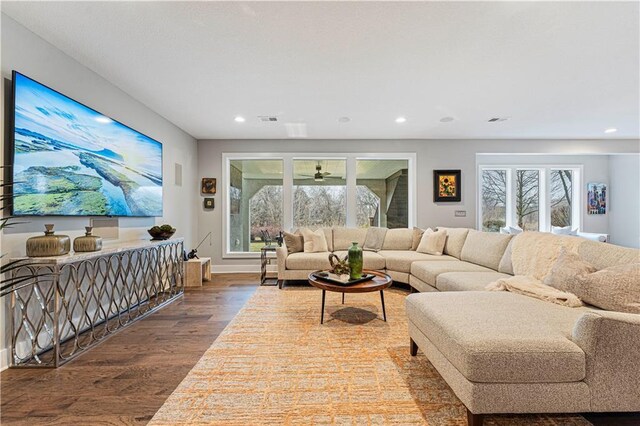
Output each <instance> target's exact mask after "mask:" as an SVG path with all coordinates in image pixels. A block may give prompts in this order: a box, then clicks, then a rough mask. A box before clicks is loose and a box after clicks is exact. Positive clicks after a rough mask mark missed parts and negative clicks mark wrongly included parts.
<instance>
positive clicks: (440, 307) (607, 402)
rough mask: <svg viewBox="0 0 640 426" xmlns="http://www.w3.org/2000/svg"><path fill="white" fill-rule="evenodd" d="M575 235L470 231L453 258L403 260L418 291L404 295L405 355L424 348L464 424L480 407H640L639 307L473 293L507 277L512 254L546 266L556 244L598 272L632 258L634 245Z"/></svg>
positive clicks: (473, 421)
mask: <svg viewBox="0 0 640 426" xmlns="http://www.w3.org/2000/svg"><path fill="white" fill-rule="evenodd" d="M520 235H523V234H520ZM503 237H505V236H503ZM576 238H577V237H566V236H555V235H551V234H544V233H528V234H527V235H525V236H516V237H513V239H511V236H506V238H505V239H504V240H500V238H499V237H496V236H494V235H486V233H480V232H477V231H469V232H468V236H467V238H466V240H465V242H464V244H463V246H462V249H461V250H460V254H459V258H458V260H456V261H454V262H432V263H430V262H421V261H416V262H414V263H412V266H411V277H410V280H411V285H412V286H414V287H416V288H418V289H419V290H420V291H423V292H425V293H422V294H412V295H410V296H408V297H407V300H406V308H407V316H408V320H409V321H408V323H409V335H410V343H411V353H412V355H415V354H416V351H417V350H418V348H420V349H421V350H422V351H423V352H424V353H425V355H426V356H427V357H428V358H429V360H430V361H431V363H432V364H433V365H434V366H435V368H436V369H437V370H438V372H439V373H440V374H441V375H442V377H443V378H444V379H445V380H446V381H447V383H448V384H449V385H450V386H451V388H452V389H453V390H454V392H455V393H456V395H457V396H458V397H459V398H460V400H461V401H462V402H463V403H464V404H465V406H466V407H467V409H468V419H469V424H470V425H478V424H481V423H482V415H483V414H488V413H544V412H549V413H565V412H606V411H640V364H638V362H637V360H638V358H639V357H640V315H638V314H628V313H619V312H609V311H604V310H601V309H598V308H595V307H593V306H584V307H580V308H569V307H566V306H561V305H557V304H553V303H551V302H547V301H542V300H538V299H534V298H530V297H527V296H523V295H519V294H514V293H508V292H488V291H482V290H484V288H485V287H486V285H487V284H488V283H490V282H493V281H495V280H497V279H499V278H508V277H510V276H512V275H511V274H512V273H513V271H514V263H515V262H513V258H515V259H517V263H515V269H516V272H518V271H519V272H520V273H522V272H523V271H525V272H527V273H529V272H530V273H540V272H541V271H542V272H544V271H548V270H549V265H550V264H552V263H553V262H554V261H555V258H556V257H557V255H558V253H559V252H561V250H562V247H565V249H570V250H571V251H573V252H574V253H577V254H578V255H579V256H580V258H582V259H583V260H585V261H587V262H589V263H590V264H592V265H593V266H594V267H595V268H596V269H598V270H600V269H604V268H607V267H611V266H615V265H622V264H627V263H637V262H640V251H639V250H636V249H629V248H624V247H617V246H613V245H611V244H605V243H598V242H593V241H588V240H584V239H576ZM528 263H530V265H529V264H528ZM447 266H448V270H447V268H446V267H447ZM481 268H485V269H486V270H481ZM637 278H638V279H637V281H638V283H637V285H638V286H639V287H640V277H637ZM634 294H636V295H637V294H638V293H637V292H636V293H634ZM630 297H637V296H631V295H630ZM594 303H595V302H594Z"/></svg>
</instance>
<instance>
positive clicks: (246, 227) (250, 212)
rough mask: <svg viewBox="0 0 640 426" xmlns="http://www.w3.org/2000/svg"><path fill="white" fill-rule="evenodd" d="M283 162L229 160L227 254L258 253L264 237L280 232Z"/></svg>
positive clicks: (281, 222) (281, 221)
mask: <svg viewBox="0 0 640 426" xmlns="http://www.w3.org/2000/svg"><path fill="white" fill-rule="evenodd" d="M282 177H283V162H282V160H254V159H247V160H231V161H230V162H229V175H228V181H229V190H228V197H229V198H228V200H229V202H228V225H229V226H228V228H229V232H228V233H227V235H228V251H229V252H239V253H243V252H259V251H260V247H261V246H262V245H264V241H263V238H264V235H266V234H264V235H263V232H268V234H269V236H270V237H272V238H273V237H275V236H276V235H278V234H279V233H280V231H281V230H282V224H283V208H282V206H283V203H282Z"/></svg>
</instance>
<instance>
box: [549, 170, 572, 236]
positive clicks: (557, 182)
mask: <svg viewBox="0 0 640 426" xmlns="http://www.w3.org/2000/svg"><path fill="white" fill-rule="evenodd" d="M572 185H573V170H562V169H558V170H551V226H571V225H572V219H573V218H572V216H573V214H572V213H573V211H572V210H573V206H572V200H573V186H572Z"/></svg>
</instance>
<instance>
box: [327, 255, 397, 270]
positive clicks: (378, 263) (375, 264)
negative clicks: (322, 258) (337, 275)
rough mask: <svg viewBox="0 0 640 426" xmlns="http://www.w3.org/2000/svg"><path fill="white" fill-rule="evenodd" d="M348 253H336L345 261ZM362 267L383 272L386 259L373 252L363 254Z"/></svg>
mask: <svg viewBox="0 0 640 426" xmlns="http://www.w3.org/2000/svg"><path fill="white" fill-rule="evenodd" d="M347 253H348V252H347V251H336V252H335V254H336V255H337V256H338V257H339V258H340V259H343V258H344V257H345V256H346V255H347ZM362 267H363V268H364V269H375V270H383V269H384V268H385V260H384V257H382V256H380V254H378V253H376V252H373V251H363V252H362Z"/></svg>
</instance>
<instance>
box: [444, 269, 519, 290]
mask: <svg viewBox="0 0 640 426" xmlns="http://www.w3.org/2000/svg"><path fill="white" fill-rule="evenodd" d="M510 277H511V275H509V274H502V273H500V272H445V273H444V274H440V275H438V277H437V278H436V288H437V289H438V290H440V291H483V290H484V289H485V287H486V286H487V284H489V283H492V282H494V281H496V280H499V279H500V278H510Z"/></svg>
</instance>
